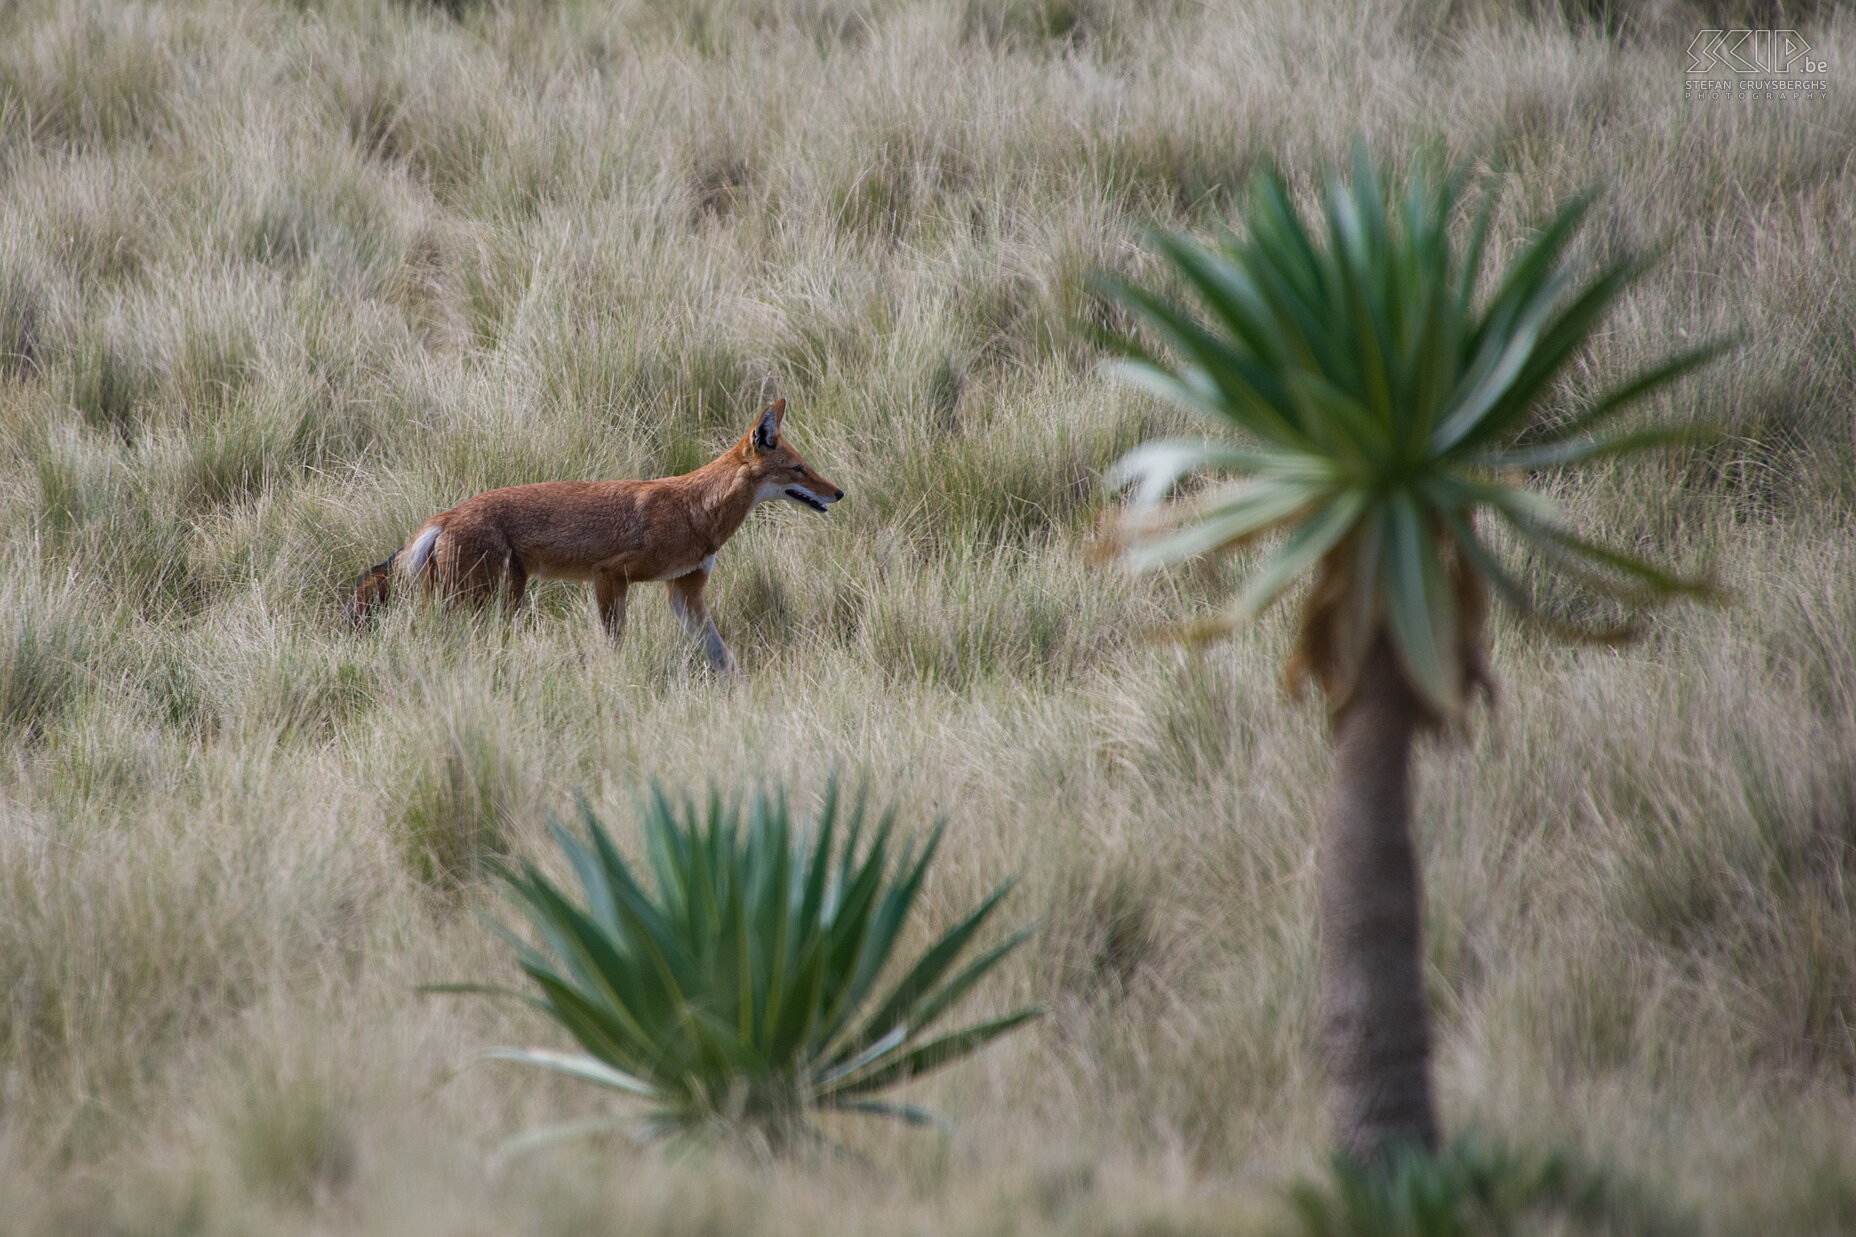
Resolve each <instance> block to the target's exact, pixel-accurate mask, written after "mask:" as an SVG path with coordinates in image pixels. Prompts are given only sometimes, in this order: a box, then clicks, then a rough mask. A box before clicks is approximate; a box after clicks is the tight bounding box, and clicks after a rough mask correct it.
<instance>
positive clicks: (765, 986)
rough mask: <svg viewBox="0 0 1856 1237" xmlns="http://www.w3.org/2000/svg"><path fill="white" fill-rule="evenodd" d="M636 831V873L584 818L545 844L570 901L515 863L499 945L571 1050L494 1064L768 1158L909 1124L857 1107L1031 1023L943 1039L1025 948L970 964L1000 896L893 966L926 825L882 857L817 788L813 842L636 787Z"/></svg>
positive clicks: (668, 1129) (660, 1128)
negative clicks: (817, 1141)
mask: <svg viewBox="0 0 1856 1237" xmlns="http://www.w3.org/2000/svg"><path fill="white" fill-rule="evenodd" d="M640 823H641V826H642V830H643V834H644V863H643V865H642V867H643V869H644V870H643V871H640V870H639V869H638V868H637V867H635V866H634V865H633V864H632V863H631V862H629V861H628V860H627V859H626V858H625V857H624V856H623V855H622V854H621V853H620V851H619V848H618V847H617V846H616V845H615V844H614V842H613V840H612V837H611V835H610V834H609V833H608V832H607V831H606V828H605V827H604V825H602V824H601V823H600V821H599V820H598V819H597V818H596V817H595V816H594V815H593V813H592V812H591V810H589V809H588V808H586V807H585V806H584V805H582V807H581V811H580V828H579V829H577V830H576V829H571V828H568V827H567V826H565V825H561V824H559V823H556V824H555V825H554V826H553V830H552V832H553V836H554V840H555V843H556V845H557V846H558V847H559V849H560V852H561V854H562V855H563V856H564V857H565V859H566V860H567V863H568V865H569V867H570V868H571V869H572V871H573V875H574V880H575V882H576V883H577V884H578V886H579V888H578V891H577V893H569V892H568V891H566V890H564V889H562V888H561V887H560V886H558V885H556V884H555V883H554V882H553V881H552V880H550V879H549V878H548V877H546V876H545V875H543V874H542V872H541V871H540V870H539V869H538V868H537V867H536V866H535V865H534V864H532V863H524V864H522V865H521V866H520V867H519V868H518V869H514V870H508V871H505V872H504V873H503V875H504V878H505V880H506V881H507V883H508V886H509V889H510V892H511V894H512V897H513V900H514V901H515V904H516V905H517V907H518V908H519V909H520V910H521V912H522V914H523V916H524V918H525V919H526V920H527V922H528V926H529V928H530V929H531V933H530V935H529V936H523V935H519V934H517V933H514V932H509V931H505V932H504V933H503V935H504V937H505V939H506V940H508V941H509V943H510V944H511V946H512V947H513V948H514V950H515V952H516V958H517V961H518V963H519V964H520V966H521V968H522V970H523V971H524V972H525V973H526V974H527V975H528V977H529V979H530V980H531V981H532V982H533V983H534V985H535V987H536V989H537V990H538V995H537V996H535V997H533V998H531V999H530V1004H532V1005H534V1006H536V1007H537V1008H539V1009H540V1010H541V1011H542V1012H543V1013H545V1014H546V1015H547V1016H548V1017H549V1018H550V1019H552V1020H553V1021H554V1022H555V1023H557V1024H558V1025H559V1026H560V1027H561V1028H562V1029H563V1030H565V1031H566V1032H567V1033H568V1034H569V1035H570V1036H572V1037H573V1039H574V1040H575V1042H576V1043H577V1044H578V1045H579V1047H580V1051H579V1052H577V1053H570V1052H555V1051H549V1050H545V1049H502V1050H498V1051H497V1052H494V1053H492V1054H491V1055H492V1056H495V1057H498V1058H501V1059H504V1060H511V1061H516V1062H520V1063H522V1064H527V1065H532V1066H537V1067H540V1068H544V1069H549V1070H553V1071H556V1072H559V1073H562V1074H566V1075H569V1076H571V1077H574V1078H578V1079H580V1080H582V1081H586V1082H592V1083H596V1084H598V1085H601V1086H604V1087H608V1088H611V1089H613V1090H615V1091H618V1092H621V1093H623V1094H625V1095H628V1096H634V1097H639V1098H642V1099H644V1100H646V1101H648V1103H649V1105H650V1111H648V1112H647V1113H646V1114H645V1118H644V1121H643V1122H642V1128H643V1129H644V1130H645V1131H646V1132H647V1133H649V1134H652V1135H672V1134H688V1133H693V1132H696V1131H699V1130H703V1129H718V1130H719V1129H737V1130H750V1131H752V1132H755V1133H757V1134H759V1135H761V1136H763V1137H765V1138H766V1139H767V1140H768V1141H769V1142H771V1143H773V1144H775V1145H778V1144H782V1143H785V1142H787V1141H790V1139H791V1138H792V1137H793V1136H795V1135H798V1134H802V1133H805V1132H806V1131H807V1128H808V1127H807V1121H806V1118H807V1115H808V1114H809V1113H810V1112H812V1111H814V1110H817V1109H822V1108H841V1109H845V1110H848V1111H854V1112H863V1113H881V1114H887V1115H892V1116H896V1117H899V1118H901V1119H903V1120H906V1121H910V1122H919V1121H922V1120H925V1119H927V1118H926V1115H925V1114H923V1113H921V1112H920V1110H918V1109H915V1108H912V1107H910V1106H908V1105H897V1104H887V1103H884V1102H881V1101H877V1100H874V1099H872V1098H871V1097H872V1095H873V1094H874V1093H875V1092H878V1091H882V1090H884V1089H887V1088H889V1087H892V1086H895V1085H897V1084H899V1083H902V1082H905V1081H907V1080H908V1079H910V1078H912V1077H915V1076H918V1075H920V1074H923V1073H926V1072H928V1071H929V1070H932V1069H936V1068H938V1067H940V1066H943V1065H947V1064H950V1063H952V1062H954V1061H957V1060H959V1059H960V1058H961V1057H964V1056H966V1055H967V1054H969V1053H971V1052H974V1051H975V1050H977V1049H979V1048H981V1047H983V1046H985V1045H986V1044H988V1043H990V1042H992V1041H993V1040H995V1039H997V1038H998V1037H999V1036H1001V1035H1003V1034H1005V1033H1006V1032H1007V1031H1009V1030H1011V1029H1012V1028H1014V1027H1016V1026H1019V1025H1021V1024H1023V1023H1024V1022H1026V1021H1028V1020H1029V1019H1031V1018H1033V1017H1035V1016H1036V1015H1037V1013H1038V1012H1039V1011H1038V1010H1036V1009H1023V1010H1019V1011H1018V1012H1016V1013H1013V1014H1010V1015H1007V1016H1006V1017H1003V1018H994V1019H990V1020H987V1021H984V1022H980V1023H977V1024H974V1025H970V1026H966V1027H963V1028H960V1029H958V1030H954V1031H945V1030H943V1029H942V1027H941V1023H942V1021H943V1019H944V1018H945V1016H946V1015H947V1014H949V1013H950V1012H951V1011H952V1010H953V1008H954V1007H955V1006H956V1005H957V1004H958V1003H959V1002H960V1001H961V999H962V998H963V997H965V996H966V995H967V994H968V993H969V992H970V991H971V990H972V989H973V987H974V986H975V985H976V984H977V983H978V982H979V980H980V979H981V978H982V977H984V976H985V975H986V974H987V973H989V972H990V971H991V970H992V969H993V968H994V967H996V966H997V965H998V963H999V962H1001V961H1002V960H1003V959H1004V958H1005V957H1006V955H1007V954H1009V953H1010V952H1011V951H1012V950H1013V949H1015V948H1017V946H1018V945H1019V944H1021V943H1022V942H1023V941H1024V940H1025V938H1026V936H1027V932H1024V931H1021V932H1017V933H1014V934H1012V935H1010V936H1008V937H1006V939H1005V940H1004V941H1002V942H1000V943H998V944H995V945H993V946H992V947H991V948H988V949H985V950H980V951H979V952H977V954H976V953H975V952H974V947H975V946H976V944H977V942H978V940H979V936H980V932H981V929H982V928H983V927H984V926H985V924H986V923H987V922H988V920H989V919H990V917H991V915H992V913H993V911H994V910H995V909H996V908H997V907H998V905H999V903H1000V901H1001V900H1002V899H1003V898H1004V896H1005V893H1006V888H1005V887H1003V886H1002V887H1000V888H999V889H997V890H995V891H993V893H992V894H991V895H989V896H988V897H986V898H985V899H984V900H982V901H981V902H980V904H979V905H978V906H977V907H975V908H974V909H973V910H972V911H970V912H969V913H968V914H967V915H965V916H964V917H962V918H961V919H960V920H959V921H958V922H957V923H955V924H954V926H953V927H951V928H950V929H949V930H948V931H947V932H945V933H943V934H942V935H941V936H940V937H939V938H938V939H935V940H933V941H931V942H930V943H929V944H928V945H927V947H926V948H925V949H923V950H922V952H921V953H920V954H919V955H917V956H915V957H914V958H913V959H906V958H904V957H903V956H902V949H901V943H902V939H903V937H904V935H905V934H906V933H907V930H908V928H909V925H910V922H911V917H912V915H913V914H914V912H915V909H916V905H917V903H918V901H919V898H920V894H921V890H922V885H923V881H924V879H925V878H926V875H927V872H928V867H929V864H930V862H931V861H932V859H933V857H934V852H935V849H936V847H937V846H938V845H939V842H940V836H941V834H940V830H939V829H938V828H937V829H935V830H934V831H933V832H931V833H930V834H929V835H928V837H927V839H926V840H925V841H924V842H923V843H922V844H921V845H920V846H919V847H917V846H913V845H911V844H908V843H906V842H899V841H898V839H897V837H896V832H895V813H894V812H893V810H892V811H889V812H885V813H882V814H881V815H879V816H876V817H874V818H872V816H871V815H870V814H869V813H868V812H867V811H866V809H865V806H864V804H863V802H862V801H861V800H860V801H859V802H858V803H856V804H854V805H852V806H850V807H848V808H846V807H844V806H843V804H842V802H841V800H840V798H839V796H838V794H837V793H836V791H835V789H834V790H833V791H831V792H828V793H827V795H826V797H825V800H824V802H823V804H822V805H821V807H820V809H819V812H818V815H817V818H816V820H815V821H814V822H813V824H812V826H811V828H809V829H800V828H796V827H795V825H794V822H793V817H792V813H791V811H790V810H789V808H788V806H787V803H786V800H785V797H784V796H783V795H780V794H772V795H768V794H757V795H756V796H754V797H753V798H752V799H751V800H749V801H748V802H747V803H746V804H745V805H742V804H740V803H735V802H730V801H726V800H724V799H723V798H722V797H721V795H720V794H719V792H715V791H711V792H710V794H709V795H708V796H707V798H706V799H704V800H702V801H700V802H698V801H693V800H688V799H685V800H677V801H673V800H672V799H671V798H669V797H668V796H667V795H665V794H664V793H663V792H662V791H661V790H656V789H654V790H653V791H652V792H651V794H650V795H649V797H648V798H647V800H646V802H645V803H644V805H643V809H642V812H641V820H640ZM609 1125H610V1122H609V1121H607V1122H604V1123H602V1122H594V1123H590V1124H587V1123H579V1124H575V1125H573V1126H569V1127H562V1132H563V1133H565V1134H572V1133H575V1132H587V1131H591V1130H595V1129H604V1128H608V1127H609ZM554 1134H555V1131H541V1132H539V1133H538V1134H537V1135H535V1136H533V1137H532V1138H529V1139H528V1140H527V1141H529V1142H539V1141H547V1140H549V1139H551V1138H552V1137H553V1136H554Z"/></svg>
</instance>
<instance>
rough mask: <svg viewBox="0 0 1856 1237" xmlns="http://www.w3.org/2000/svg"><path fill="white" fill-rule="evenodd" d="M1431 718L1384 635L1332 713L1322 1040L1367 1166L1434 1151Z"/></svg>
mask: <svg viewBox="0 0 1856 1237" xmlns="http://www.w3.org/2000/svg"><path fill="white" fill-rule="evenodd" d="M1426 720H1427V715H1426V713H1425V710H1424V706H1423V704H1422V703H1421V702H1420V700H1419V699H1418V696H1417V695H1416V693H1415V692H1414V691H1413V690H1412V688H1411V686H1410V684H1409V682H1408V681H1407V680H1406V678H1405V673H1404V671H1403V669H1402V668H1401V667H1400V665H1399V661H1398V656H1397V654H1396V653H1394V652H1393V651H1392V648H1391V645H1390V644H1389V643H1388V641H1387V640H1386V639H1385V638H1384V637H1381V638H1380V639H1379V640H1378V641H1376V642H1375V643H1374V645H1373V648H1372V650H1371V652H1369V653H1368V654H1367V656H1366V662H1365V664H1364V666H1363V667H1362V669H1361V673H1360V680H1359V685H1358V687H1357V689H1356V690H1355V693H1354V695H1353V697H1352V698H1351V699H1350V700H1348V702H1347V704H1346V706H1345V707H1344V708H1343V709H1342V710H1341V711H1340V712H1339V713H1338V714H1337V715H1336V716H1335V718H1334V736H1333V746H1334V775H1333V776H1334V782H1333V786H1332V788H1331V790H1330V793H1329V799H1328V804H1327V821H1326V825H1325V835H1324V836H1323V838H1322V842H1321V908H1320V916H1321V972H1320V981H1319V982H1320V1015H1321V1038H1322V1046H1323V1049H1324V1051H1325V1054H1326V1060H1327V1069H1328V1085H1329V1088H1330V1091H1331V1094H1332V1102H1333V1111H1334V1124H1335V1136H1336V1139H1337V1141H1338V1143H1339V1147H1340V1151H1341V1153H1342V1154H1343V1155H1345V1156H1346V1157H1348V1158H1349V1159H1352V1160H1354V1161H1355V1162H1357V1163H1362V1164H1373V1163H1376V1162H1380V1161H1382V1160H1383V1158H1384V1156H1385V1155H1386V1153H1387V1152H1388V1151H1390V1150H1392V1149H1393V1148H1394V1147H1396V1146H1400V1145H1403V1146H1409V1147H1414V1148H1422V1149H1423V1150H1425V1151H1435V1150H1436V1149H1437V1117H1436V1112H1435V1107H1434V1105H1433V1103H1432V1099H1431V1034H1430V1019H1429V1015H1428V1013H1427V1011H1426V1009H1425V1000H1424V969H1423V951H1422V948H1421V942H1420V930H1419V914H1420V908H1421V905H1422V902H1421V886H1420V883H1419V877H1418V862H1417V855H1416V853H1415V851H1414V849H1413V846H1412V837H1411V785H1410V771H1411V748H1412V741H1413V739H1414V738H1416V736H1417V734H1418V731H1419V730H1420V729H1421V728H1423V726H1424V725H1425V724H1426Z"/></svg>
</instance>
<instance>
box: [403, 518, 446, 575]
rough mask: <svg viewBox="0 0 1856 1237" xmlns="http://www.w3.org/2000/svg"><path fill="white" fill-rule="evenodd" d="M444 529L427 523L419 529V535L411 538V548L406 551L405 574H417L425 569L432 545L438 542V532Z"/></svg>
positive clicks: (429, 558)
mask: <svg viewBox="0 0 1856 1237" xmlns="http://www.w3.org/2000/svg"><path fill="white" fill-rule="evenodd" d="M443 531H444V529H442V528H440V527H439V526H438V525H436V524H427V525H426V526H425V527H424V528H422V529H420V530H419V535H418V536H417V537H414V538H413V540H412V548H411V549H410V550H408V551H407V553H406V574H407V575H409V576H417V575H418V574H419V573H420V572H422V571H424V570H425V565H426V563H428V562H430V561H431V558H432V547H433V546H434V545H436V544H437V543H438V534H439V533H441V532H443Z"/></svg>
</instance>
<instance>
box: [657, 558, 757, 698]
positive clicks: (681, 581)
mask: <svg viewBox="0 0 1856 1237" xmlns="http://www.w3.org/2000/svg"><path fill="white" fill-rule="evenodd" d="M708 583H709V573H708V572H706V571H692V572H690V573H689V574H688V575H686V576H678V577H677V578H676V579H674V580H668V581H666V582H665V587H666V588H668V589H669V590H670V610H671V613H673V614H675V615H676V616H677V621H678V622H679V623H681V624H683V630H684V631H687V632H689V633H690V635H692V636H695V637H696V638H697V639H698V640H700V641H702V651H703V655H704V656H705V657H707V658H708V659H709V665H710V666H711V667H712V668H713V669H714V670H715V672H716V673H717V674H720V675H722V676H724V677H726V678H734V677H736V676H737V675H739V674H740V673H741V668H740V667H739V666H737V665H736V664H735V655H734V654H733V653H730V652H729V651H728V646H727V645H726V644H723V643H722V633H721V632H719V631H717V630H716V629H715V620H714V619H712V618H710V617H709V608H708V607H707V606H706V605H704V604H703V600H702V590H703V587H704V586H705V585H706V584H708Z"/></svg>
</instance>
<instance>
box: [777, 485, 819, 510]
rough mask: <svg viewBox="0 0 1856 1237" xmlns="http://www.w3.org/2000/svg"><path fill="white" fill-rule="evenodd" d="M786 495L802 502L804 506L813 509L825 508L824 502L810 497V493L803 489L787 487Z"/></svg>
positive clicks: (797, 501)
mask: <svg viewBox="0 0 1856 1237" xmlns="http://www.w3.org/2000/svg"><path fill="white" fill-rule="evenodd" d="M786 496H787V497H788V498H790V499H792V500H793V501H794V502H796V503H804V504H805V505H806V506H808V507H810V508H812V510H814V511H824V510H826V507H825V504H824V503H822V502H820V501H819V500H818V499H816V498H814V497H812V496H811V495H810V494H808V493H806V492H805V491H804V490H797V489H789V490H787V491H786Z"/></svg>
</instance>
